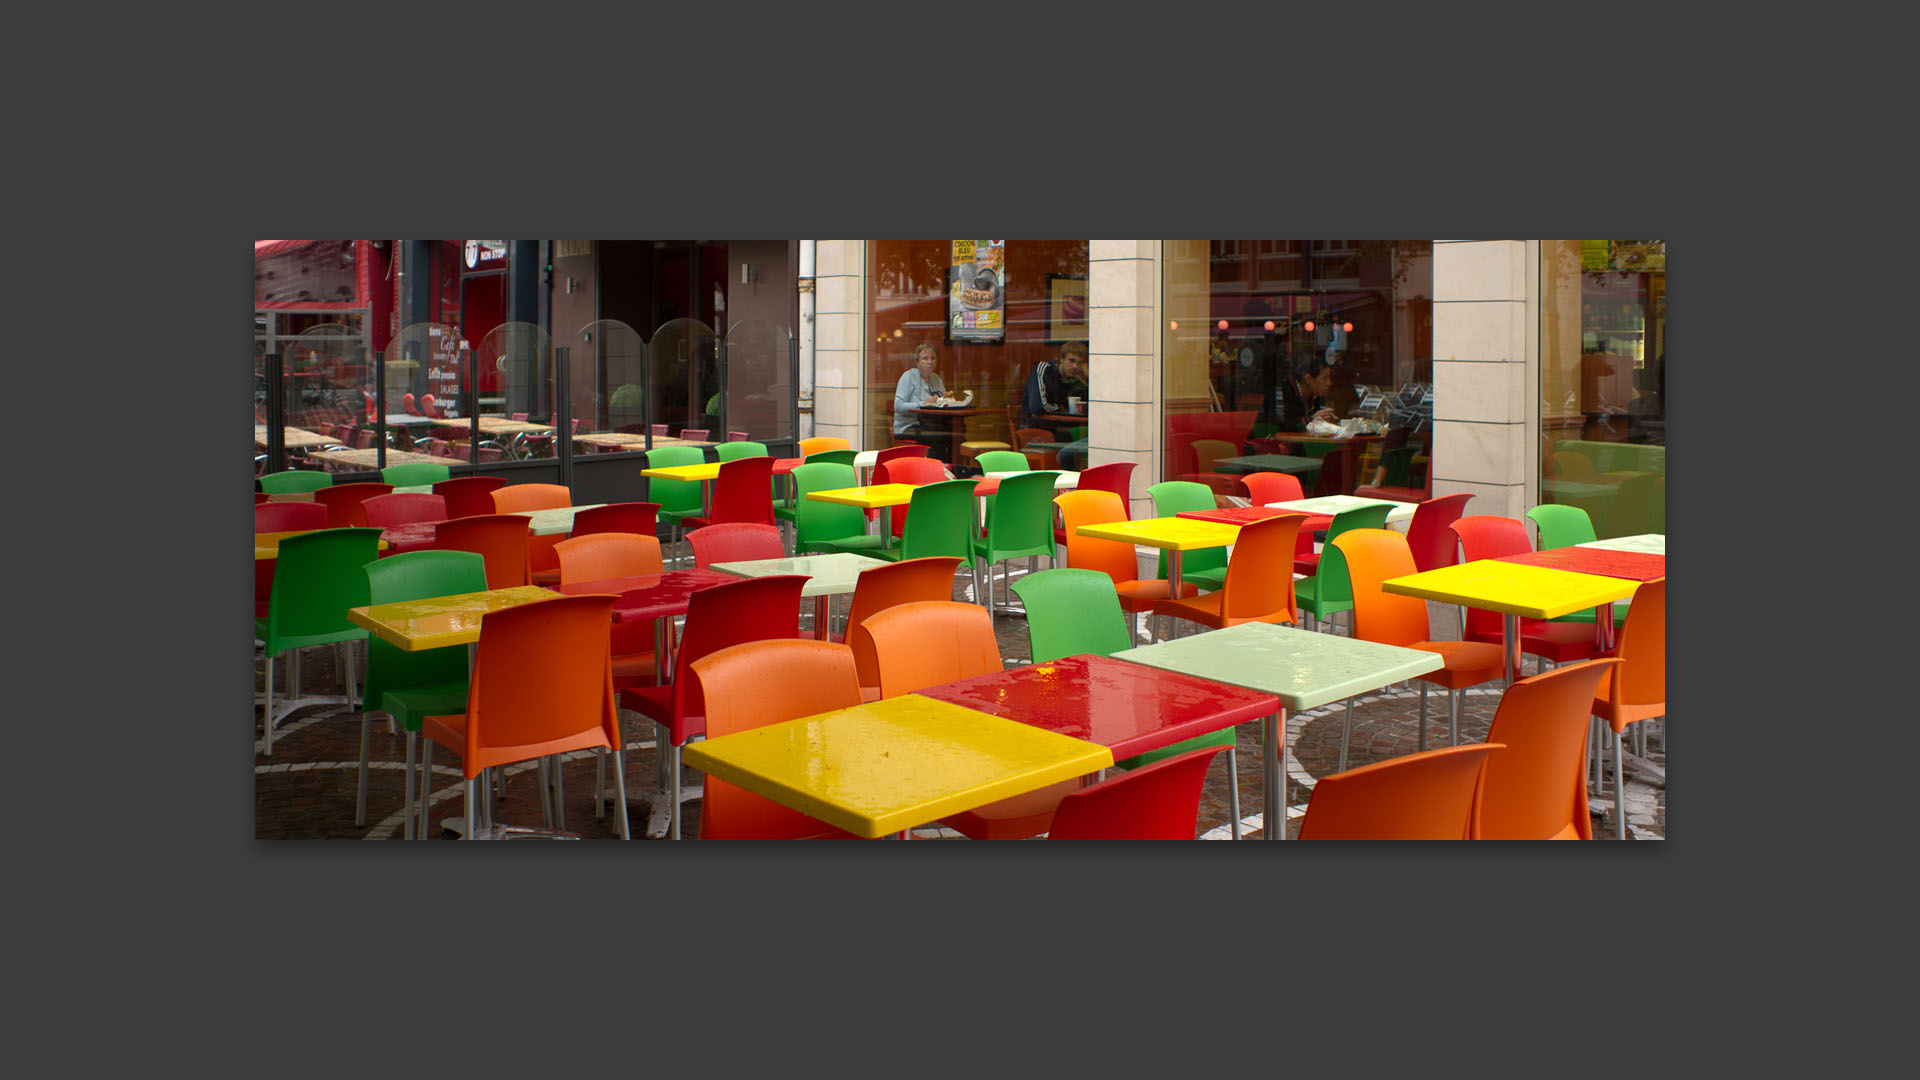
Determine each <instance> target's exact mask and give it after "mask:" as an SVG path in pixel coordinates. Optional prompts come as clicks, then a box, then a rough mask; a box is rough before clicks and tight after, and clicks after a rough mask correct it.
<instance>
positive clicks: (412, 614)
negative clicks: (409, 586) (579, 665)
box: [347, 585, 560, 652]
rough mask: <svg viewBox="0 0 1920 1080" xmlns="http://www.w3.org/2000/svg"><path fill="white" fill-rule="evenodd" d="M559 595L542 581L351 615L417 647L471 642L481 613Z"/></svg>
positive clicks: (386, 637)
mask: <svg viewBox="0 0 1920 1080" xmlns="http://www.w3.org/2000/svg"><path fill="white" fill-rule="evenodd" d="M559 595H560V594H559V593H557V592H554V591H553V590H552V589H543V588H541V587H540V586H538V585H515V586H513V587H512V588H509V589H489V590H487V591H485V592H473V593H455V594H454V595H452V596H435V597H432V598H430V599H426V600H401V601H398V602H397V603H392V604H374V605H373V606H371V607H357V608H348V609H347V619H348V621H350V622H352V623H353V625H355V626H358V627H360V628H361V629H363V630H370V631H372V632H373V633H375V634H377V635H379V637H380V639H381V640H382V641H385V642H387V643H389V644H391V645H395V646H397V647H399V648H401V649H405V650H406V651H408V652H417V651H419V650H421V649H438V648H442V647H444V646H447V645H468V644H471V643H473V642H475V641H478V640H480V618H481V616H483V615H485V614H486V613H487V612H489V611H499V610H501V609H503V608H510V607H517V606H519V605H521V604H530V603H534V602H536V601H540V600H552V599H553V598H554V597H557V596H559Z"/></svg>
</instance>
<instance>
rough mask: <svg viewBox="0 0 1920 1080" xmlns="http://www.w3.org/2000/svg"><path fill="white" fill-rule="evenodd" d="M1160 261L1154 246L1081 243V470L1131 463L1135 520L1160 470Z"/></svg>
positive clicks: (1145, 511) (1144, 510) (1145, 512)
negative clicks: (1084, 331) (1084, 369)
mask: <svg viewBox="0 0 1920 1080" xmlns="http://www.w3.org/2000/svg"><path fill="white" fill-rule="evenodd" d="M1159 258H1160V241H1158V240H1089V241H1088V242H1087V320H1088V328H1089V341H1088V342H1087V354H1088V356H1087V360H1088V364H1089V365H1090V370H1089V373H1088V379H1087V395H1088V401H1087V464H1088V465H1104V464H1106V463H1108V462H1112V461H1131V462H1134V463H1135V464H1136V467H1135V468H1134V470H1133V491H1132V495H1131V498H1130V502H1131V510H1132V513H1133V516H1134V517H1136V518H1138V517H1152V516H1153V501H1152V500H1151V499H1149V498H1148V497H1147V487H1148V485H1150V484H1152V483H1154V481H1155V480H1156V479H1157V478H1158V477H1159V469H1160V463H1159V454H1158V451H1157V447H1158V446H1159V444H1160V438H1159V432H1160V332H1159V327H1160V279H1159V273H1158V271H1159Z"/></svg>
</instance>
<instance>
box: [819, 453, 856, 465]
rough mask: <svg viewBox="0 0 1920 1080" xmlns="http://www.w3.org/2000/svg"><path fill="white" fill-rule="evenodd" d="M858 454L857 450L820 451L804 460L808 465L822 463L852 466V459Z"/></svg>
mask: <svg viewBox="0 0 1920 1080" xmlns="http://www.w3.org/2000/svg"><path fill="white" fill-rule="evenodd" d="M859 453H860V451H858V450H822V451H820V452H819V453H817V454H812V455H809V456H808V457H807V459H806V460H807V464H809V465H815V464H820V463H823V462H824V463H827V464H832V465H852V464H853V459H854V458H855V457H857V456H858V455H859Z"/></svg>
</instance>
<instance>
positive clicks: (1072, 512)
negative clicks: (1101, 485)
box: [1053, 490, 1200, 633]
mask: <svg viewBox="0 0 1920 1080" xmlns="http://www.w3.org/2000/svg"><path fill="white" fill-rule="evenodd" d="M1053 504H1054V505H1055V506H1057V507H1059V508H1060V519H1061V521H1063V522H1064V523H1065V531H1066V534H1067V565H1068V566H1070V567H1075V568H1078V569H1082V570H1098V571H1100V572H1101V573H1103V574H1105V575H1107V576H1108V577H1110V578H1112V579H1113V588H1114V591H1115V592H1117V593H1119V595H1120V610H1121V611H1124V612H1126V613H1127V615H1128V620H1127V621H1128V622H1129V624H1131V622H1132V621H1133V620H1132V616H1134V615H1138V614H1140V613H1142V612H1146V613H1148V615H1149V616H1151V614H1152V612H1153V606H1154V605H1155V604H1156V603H1159V602H1160V601H1162V600H1166V599H1167V598H1168V593H1167V580H1166V579H1165V578H1141V577H1140V576H1139V575H1140V561H1139V559H1138V558H1137V557H1135V555H1134V551H1133V545H1132V544H1128V543H1123V542H1121V541H1119V540H1102V539H1100V538H1098V537H1093V536H1080V535H1078V530H1079V528H1080V526H1082V525H1099V524H1103V523H1105V522H1109V521H1126V520H1128V518H1127V505H1126V503H1125V502H1123V501H1122V500H1121V498H1120V496H1118V495H1115V494H1114V493H1113V492H1111V491H1087V490H1074V491H1066V492H1062V493H1060V494H1059V495H1055V496H1054V497H1053ZM1180 595H1181V596H1183V597H1188V596H1198V595H1200V586H1198V585H1194V584H1190V583H1188V582H1184V581H1183V582H1181V583H1180ZM1131 632H1132V631H1131V628H1129V633H1131Z"/></svg>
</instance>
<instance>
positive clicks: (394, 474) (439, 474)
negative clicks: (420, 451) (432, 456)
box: [380, 461, 453, 487]
mask: <svg viewBox="0 0 1920 1080" xmlns="http://www.w3.org/2000/svg"><path fill="white" fill-rule="evenodd" d="M380 479H381V480H382V481H383V482H385V483H388V484H392V485H393V486H394V487H416V486H418V485H420V484H437V483H439V482H440V481H442V480H451V479H453V470H452V469H450V468H448V467H447V466H445V465H436V464H434V463H433V462H431V461H410V462H408V463H407V464H405V465H389V466H387V467H386V468H384V469H381V470H380Z"/></svg>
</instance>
